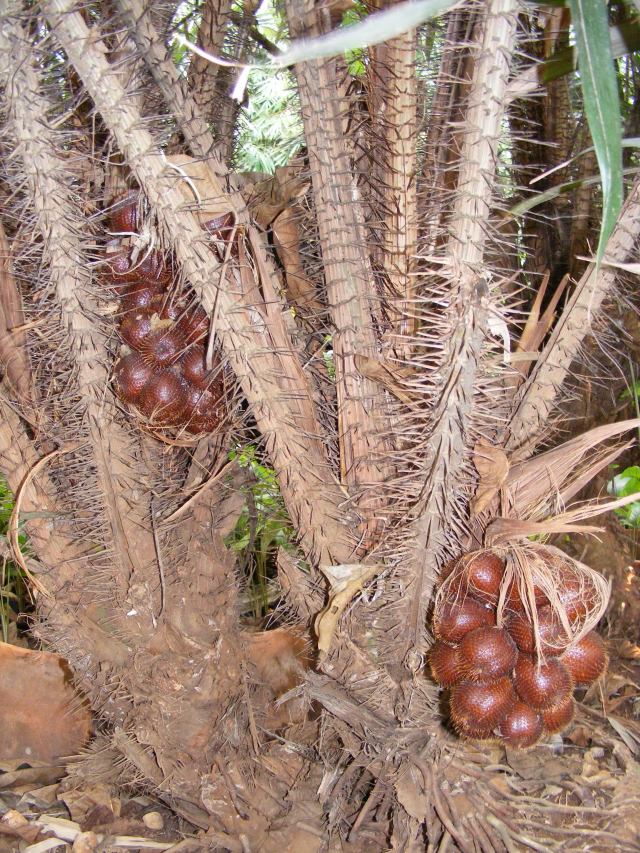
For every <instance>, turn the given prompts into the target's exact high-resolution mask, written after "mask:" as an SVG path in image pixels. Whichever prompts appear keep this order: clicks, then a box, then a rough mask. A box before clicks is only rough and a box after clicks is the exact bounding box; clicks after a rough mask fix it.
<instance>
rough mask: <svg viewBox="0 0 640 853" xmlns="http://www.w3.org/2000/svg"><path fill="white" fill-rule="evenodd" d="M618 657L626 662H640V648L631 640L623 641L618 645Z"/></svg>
mask: <svg viewBox="0 0 640 853" xmlns="http://www.w3.org/2000/svg"><path fill="white" fill-rule="evenodd" d="M617 651H618V656H619V657H621V658H624V659H625V660H640V646H637V645H636V644H635V643H632V642H630V641H629V640H621V641H620V642H619V643H618V644H617Z"/></svg>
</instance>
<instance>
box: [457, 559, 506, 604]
mask: <svg viewBox="0 0 640 853" xmlns="http://www.w3.org/2000/svg"><path fill="white" fill-rule="evenodd" d="M503 574H504V563H503V561H502V560H501V559H500V558H499V557H496V555H495V554H492V553H491V552H490V551H487V552H484V553H480V554H478V555H477V556H475V557H472V558H471V560H470V561H469V562H468V563H467V564H466V566H465V567H464V572H463V577H464V579H465V581H466V583H467V588H468V590H469V592H470V593H471V595H473V597H474V598H477V599H478V601H481V602H483V603H484V604H491V605H493V606H495V605H496V604H497V603H498V597H499V594H500V582H501V581H502V576H503Z"/></svg>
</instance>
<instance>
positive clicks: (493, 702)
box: [450, 676, 516, 737]
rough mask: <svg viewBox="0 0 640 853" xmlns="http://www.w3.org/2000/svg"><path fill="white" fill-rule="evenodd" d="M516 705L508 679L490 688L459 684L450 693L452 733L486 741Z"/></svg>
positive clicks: (483, 685) (467, 683)
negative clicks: (484, 738)
mask: <svg viewBox="0 0 640 853" xmlns="http://www.w3.org/2000/svg"><path fill="white" fill-rule="evenodd" d="M515 701H516V695H515V692H514V690H513V684H512V682H511V679H510V678H508V677H507V676H504V677H503V678H499V679H497V680H496V681H494V682H492V683H491V684H471V683H470V682H467V681H465V682H462V684H456V686H455V687H453V688H452V690H451V700H450V708H451V720H452V722H453V725H454V726H455V728H456V730H457V731H459V732H460V733H461V734H466V735H469V736H471V737H490V736H491V734H492V732H493V729H494V728H495V727H496V726H497V725H499V724H500V723H501V721H502V719H503V718H504V716H505V715H506V713H507V712H508V711H509V709H510V708H511V707H512V705H513V704H514V702H515Z"/></svg>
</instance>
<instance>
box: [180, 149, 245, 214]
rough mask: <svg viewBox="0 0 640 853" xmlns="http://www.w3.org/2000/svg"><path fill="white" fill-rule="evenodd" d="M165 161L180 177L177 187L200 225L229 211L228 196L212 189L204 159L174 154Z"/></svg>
mask: <svg viewBox="0 0 640 853" xmlns="http://www.w3.org/2000/svg"><path fill="white" fill-rule="evenodd" d="M167 163H168V164H169V165H170V166H173V168H174V169H175V170H176V173H177V175H178V177H180V176H181V177H182V180H179V181H178V189H179V190H180V192H181V193H182V195H183V196H184V199H185V202H186V204H187V205H189V206H190V207H191V208H192V210H193V211H194V214H195V216H196V219H197V220H198V222H199V223H200V224H201V225H204V223H205V222H208V221H209V220H210V219H216V218H217V217H219V216H223V215H224V214H226V213H230V212H231V204H230V202H229V198H228V197H227V196H222V195H217V194H216V193H215V192H214V191H213V190H212V187H213V186H215V182H214V181H212V175H211V171H210V167H209V165H208V164H207V161H206V160H199V159H196V158H195V157H188V156H187V155H186V154H180V155H177V154H176V155H174V156H172V157H170V158H167Z"/></svg>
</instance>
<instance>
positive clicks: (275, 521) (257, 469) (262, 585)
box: [225, 445, 294, 618]
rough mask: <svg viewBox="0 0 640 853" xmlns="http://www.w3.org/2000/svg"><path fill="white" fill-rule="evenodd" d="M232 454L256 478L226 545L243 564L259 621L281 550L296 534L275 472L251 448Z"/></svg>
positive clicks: (247, 492)
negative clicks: (279, 550) (279, 549)
mask: <svg viewBox="0 0 640 853" xmlns="http://www.w3.org/2000/svg"><path fill="white" fill-rule="evenodd" d="M229 455H230V458H231V459H237V460H238V463H239V464H240V466H241V467H242V468H249V469H250V470H251V473H252V474H253V476H254V480H253V482H251V483H250V484H249V485H248V486H247V487H246V488H245V490H244V494H245V505H244V508H243V510H242V512H241V514H240V517H239V518H238V521H237V523H236V526H235V528H234V529H233V531H232V532H231V533H230V534H229V536H228V537H227V539H226V541H225V544H226V546H227V547H228V548H230V549H231V550H232V551H235V552H236V553H237V554H238V555H239V556H240V558H241V560H242V561H243V562H244V569H245V572H246V573H247V590H248V592H249V598H250V602H251V610H252V612H253V615H254V616H255V617H256V618H260V617H262V616H264V615H265V614H266V613H267V611H268V609H269V604H270V595H269V581H270V580H271V579H272V578H273V577H275V569H276V558H277V553H278V548H280V547H284V548H293V542H294V531H293V527H292V525H291V521H290V520H289V517H288V515H287V512H286V510H285V507H284V501H283V500H282V496H281V494H280V489H279V488H278V481H277V479H276V474H275V471H274V470H273V469H272V468H269V467H267V466H266V465H264V464H263V463H262V462H261V461H260V459H259V457H258V454H257V451H256V448H255V447H253V446H252V445H248V446H246V447H242V448H238V449H237V450H234V451H232V452H231V453H230V454H229Z"/></svg>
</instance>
